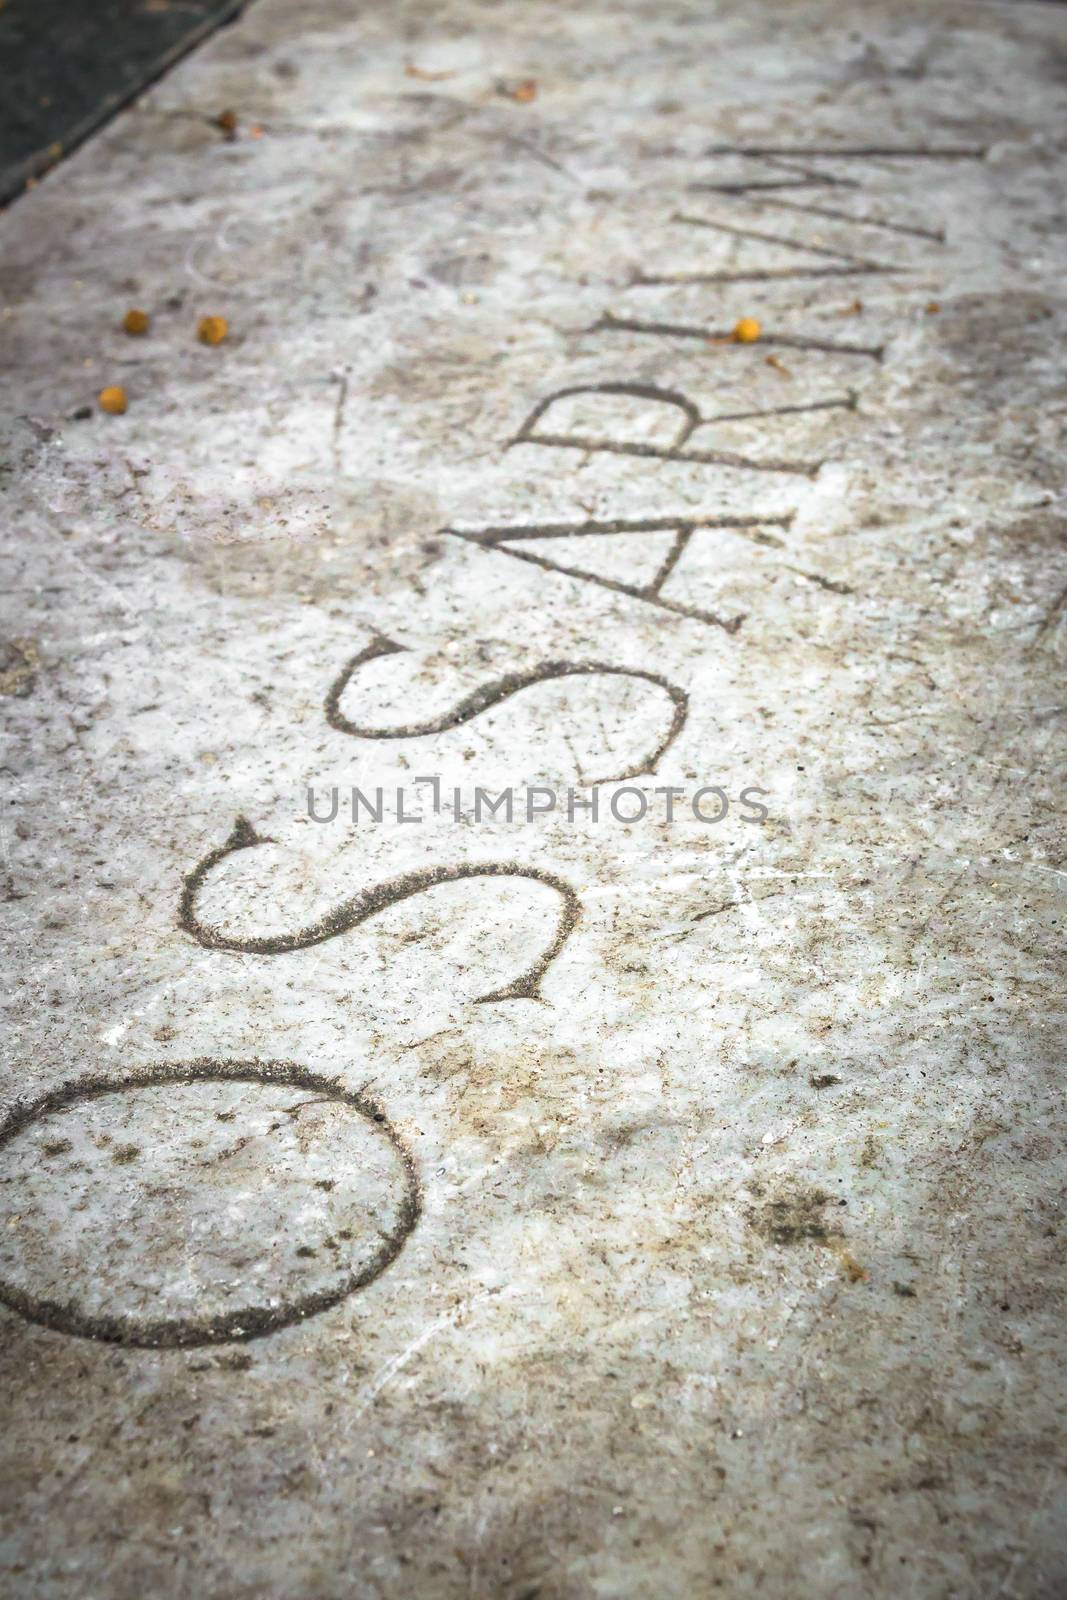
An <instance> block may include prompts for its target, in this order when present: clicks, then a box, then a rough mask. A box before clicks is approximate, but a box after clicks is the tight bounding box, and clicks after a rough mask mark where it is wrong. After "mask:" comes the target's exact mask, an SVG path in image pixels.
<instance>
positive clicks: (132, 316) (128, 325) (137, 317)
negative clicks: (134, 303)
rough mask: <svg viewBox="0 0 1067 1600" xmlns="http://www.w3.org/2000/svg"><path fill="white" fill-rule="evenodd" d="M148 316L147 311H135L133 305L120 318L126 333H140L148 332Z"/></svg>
mask: <svg viewBox="0 0 1067 1600" xmlns="http://www.w3.org/2000/svg"><path fill="white" fill-rule="evenodd" d="M149 320H150V319H149V316H148V312H147V311H137V310H136V309H134V308H133V307H131V309H130V310H129V311H127V313H126V315H125V316H124V317H123V319H122V326H123V328H124V329H125V330H126V332H127V333H132V334H135V335H136V334H140V333H147V332H148V323H149Z"/></svg>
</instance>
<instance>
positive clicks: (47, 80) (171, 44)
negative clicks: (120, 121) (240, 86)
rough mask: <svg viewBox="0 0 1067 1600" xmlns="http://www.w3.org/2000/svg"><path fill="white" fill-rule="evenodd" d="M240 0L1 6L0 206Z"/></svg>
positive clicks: (47, 1)
mask: <svg viewBox="0 0 1067 1600" xmlns="http://www.w3.org/2000/svg"><path fill="white" fill-rule="evenodd" d="M246 3H247V0H7V3H6V4H4V3H2V0H0V205H6V204H7V202H8V201H10V200H13V199H14V198H15V196H16V195H19V194H21V193H22V191H23V190H24V189H25V187H26V184H27V182H29V181H30V180H31V179H33V178H36V177H38V176H40V174H41V173H43V172H46V171H47V170H48V169H49V168H50V167H53V166H55V165H56V163H57V162H58V161H61V160H62V159H63V157H64V156H67V155H69V154H70V153H71V151H72V150H75V149H77V147H78V145H80V144H81V142H82V140H83V139H86V138H88V136H89V134H90V133H93V132H94V131H95V130H96V129H97V128H99V127H100V126H101V125H102V124H103V123H105V122H107V120H108V119H109V118H110V117H113V116H114V115H115V113H116V112H117V111H120V110H121V109H122V107H123V106H124V105H127V104H128V103H129V102H130V101H131V100H132V99H134V97H135V96H136V95H138V94H140V93H141V91H142V90H143V89H145V88H147V86H148V85H149V84H150V83H153V82H154V81H155V80H156V79H157V78H159V77H160V76H161V75H162V74H163V73H164V72H166V71H167V69H168V68H169V67H171V66H173V65H174V63H175V62H176V61H179V60H180V59H181V58H182V56H184V55H186V54H187V53H188V52H189V51H190V50H192V49H193V48H194V47H195V46H196V45H197V44H199V43H200V41H201V40H202V39H205V38H207V37H208V35H209V34H211V33H213V32H214V31H215V29H216V28H218V27H221V25H222V24H223V23H225V22H229V21H232V19H233V18H234V17H235V16H236V15H237V14H238V12H240V11H241V10H243V9H244V6H245V4H246Z"/></svg>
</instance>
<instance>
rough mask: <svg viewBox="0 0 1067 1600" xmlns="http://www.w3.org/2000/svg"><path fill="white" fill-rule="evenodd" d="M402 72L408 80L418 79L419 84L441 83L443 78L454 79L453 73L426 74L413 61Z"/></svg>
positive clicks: (426, 72) (423, 69)
mask: <svg viewBox="0 0 1067 1600" xmlns="http://www.w3.org/2000/svg"><path fill="white" fill-rule="evenodd" d="M404 72H405V74H406V76H407V77H409V78H418V79H419V81H420V82H421V83H441V82H442V81H443V80H444V79H445V78H454V77H455V76H456V74H455V73H454V72H428V71H427V70H426V68H425V67H417V66H416V65H415V63H414V62H413V61H409V62H407V63H406V65H405V67H404Z"/></svg>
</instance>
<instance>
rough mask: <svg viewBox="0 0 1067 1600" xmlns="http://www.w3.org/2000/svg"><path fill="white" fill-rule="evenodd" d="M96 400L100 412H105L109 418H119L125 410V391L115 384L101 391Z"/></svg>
mask: <svg viewBox="0 0 1067 1600" xmlns="http://www.w3.org/2000/svg"><path fill="white" fill-rule="evenodd" d="M96 398H97V402H98V404H99V406H100V409H101V411H106V412H107V414H108V416H109V417H121V415H122V413H123V412H124V411H125V409H126V391H125V389H123V388H122V387H121V386H120V385H119V384H117V383H113V384H110V385H109V386H108V387H107V388H106V389H101V391H100V393H99V394H98V395H97V397H96Z"/></svg>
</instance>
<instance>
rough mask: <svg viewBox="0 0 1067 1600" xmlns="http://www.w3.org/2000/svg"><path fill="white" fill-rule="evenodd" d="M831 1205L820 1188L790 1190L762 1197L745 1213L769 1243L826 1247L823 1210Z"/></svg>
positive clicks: (826, 1228) (827, 1232)
mask: <svg viewBox="0 0 1067 1600" xmlns="http://www.w3.org/2000/svg"><path fill="white" fill-rule="evenodd" d="M830 1203H831V1201H830V1196H829V1195H828V1194H825V1193H824V1192H823V1191H822V1190H821V1189H791V1190H789V1191H787V1192H783V1193H781V1194H778V1195H774V1196H769V1197H766V1198H765V1197H764V1196H763V1194H762V1193H760V1194H759V1198H758V1202H757V1204H756V1205H755V1206H753V1207H752V1208H751V1209H750V1211H749V1213H748V1221H749V1223H750V1225H751V1226H752V1227H753V1228H754V1229H755V1230H756V1232H757V1233H758V1234H759V1235H760V1236H761V1238H764V1239H766V1240H767V1241H768V1242H769V1243H770V1244H807V1243H809V1242H814V1243H816V1244H827V1243H828V1242H829V1239H830V1236H831V1231H832V1230H831V1229H830V1228H829V1226H828V1225H827V1223H826V1221H825V1220H824V1217H823V1210H824V1208H825V1207H826V1206H828V1205H829V1204H830Z"/></svg>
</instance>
